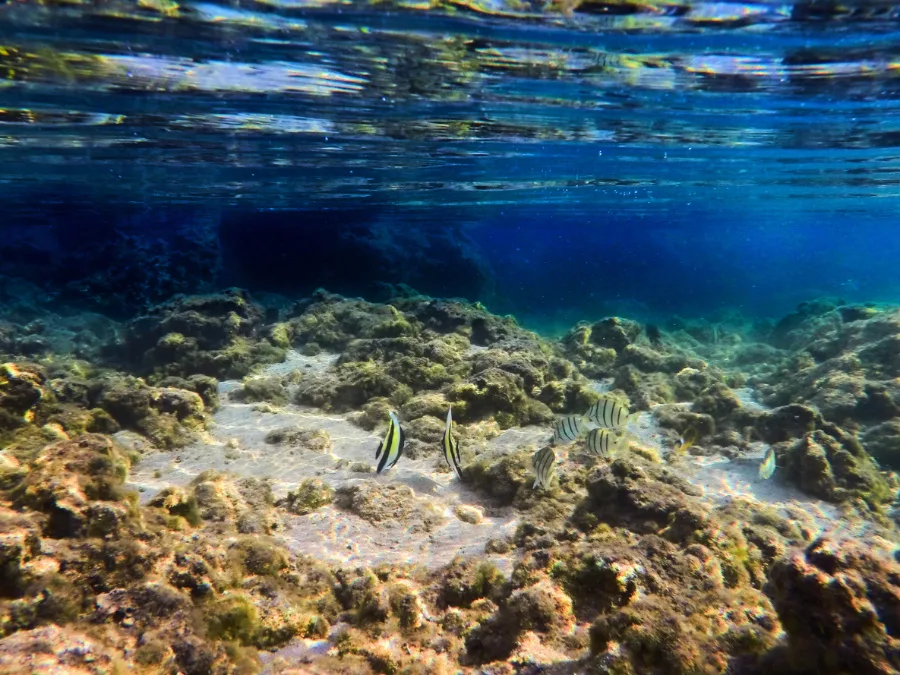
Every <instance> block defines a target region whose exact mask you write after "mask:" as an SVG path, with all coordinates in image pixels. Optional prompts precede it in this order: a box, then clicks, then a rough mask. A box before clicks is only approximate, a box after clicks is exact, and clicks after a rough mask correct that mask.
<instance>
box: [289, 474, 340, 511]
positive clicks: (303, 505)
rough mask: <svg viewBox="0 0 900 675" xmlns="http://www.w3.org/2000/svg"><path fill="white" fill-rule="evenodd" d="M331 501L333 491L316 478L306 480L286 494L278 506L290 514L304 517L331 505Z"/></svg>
mask: <svg viewBox="0 0 900 675" xmlns="http://www.w3.org/2000/svg"><path fill="white" fill-rule="evenodd" d="M333 499H334V490H333V489H332V488H331V487H330V486H329V485H328V484H326V483H324V482H323V481H321V480H319V479H318V478H307V479H305V480H303V481H302V482H301V483H300V485H298V486H297V488H296V489H295V490H292V491H290V492H288V494H287V497H285V498H284V500H283V501H282V502H279V505H283V506H284V508H286V509H287V510H288V511H290V512H291V513H295V514H297V515H299V516H304V515H307V514H309V513H312V512H313V511H316V510H317V509H320V508H322V507H323V506H327V505H328V504H331V502H332V500H333Z"/></svg>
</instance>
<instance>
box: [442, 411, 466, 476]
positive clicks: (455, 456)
mask: <svg viewBox="0 0 900 675" xmlns="http://www.w3.org/2000/svg"><path fill="white" fill-rule="evenodd" d="M452 412H453V408H452V407H451V408H450V409H449V410H447V425H446V426H445V427H444V438H443V439H441V447H442V448H443V449H444V459H446V460H447V464H448V465H449V466H450V468H451V469H452V470H453V473H455V474H456V477H457V478H459V479H460V480H462V468H461V467H460V456H459V441H457V440H454V439H453V434H452V433H451V432H450V425H451V424H452V423H453V417H452V416H451V415H452Z"/></svg>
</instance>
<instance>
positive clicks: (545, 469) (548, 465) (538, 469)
mask: <svg viewBox="0 0 900 675" xmlns="http://www.w3.org/2000/svg"><path fill="white" fill-rule="evenodd" d="M531 468H533V469H534V475H535V479H534V485H532V486H531V489H532V490H533V489H535V488H537V486H538V485H540V486H541V487H542V488H543V489H545V490H549V489H550V483H551V482H552V481H553V476H555V475H556V453H555V452H553V448H551V447H550V446H549V445H548V446H544V447H543V448H541V449H540V450H538V451H537V452H536V453H534V455H532V457H531Z"/></svg>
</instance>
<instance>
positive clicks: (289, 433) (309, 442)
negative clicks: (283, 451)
mask: <svg viewBox="0 0 900 675" xmlns="http://www.w3.org/2000/svg"><path fill="white" fill-rule="evenodd" d="M265 441H266V443H271V444H273V445H289V446H291V447H297V448H303V449H305V450H310V451H312V452H318V453H328V452H331V448H332V447H333V446H334V443H333V442H332V440H331V436H330V434H329V433H328V432H327V431H324V430H322V429H301V428H299V427H285V428H282V429H274V430H272V431H270V432H269V433H267V434H266V438H265Z"/></svg>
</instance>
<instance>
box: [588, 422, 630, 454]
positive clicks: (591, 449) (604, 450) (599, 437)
mask: <svg viewBox="0 0 900 675" xmlns="http://www.w3.org/2000/svg"><path fill="white" fill-rule="evenodd" d="M624 438H625V436H624V434H617V433H616V432H615V431H611V430H610V429H591V430H590V431H589V432H588V435H587V451H588V453H590V454H591V455H594V456H596V457H609V456H610V455H611V454H612V453H613V452H615V451H616V450H618V449H619V446H620V445H621V444H622V441H623V440H624Z"/></svg>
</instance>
